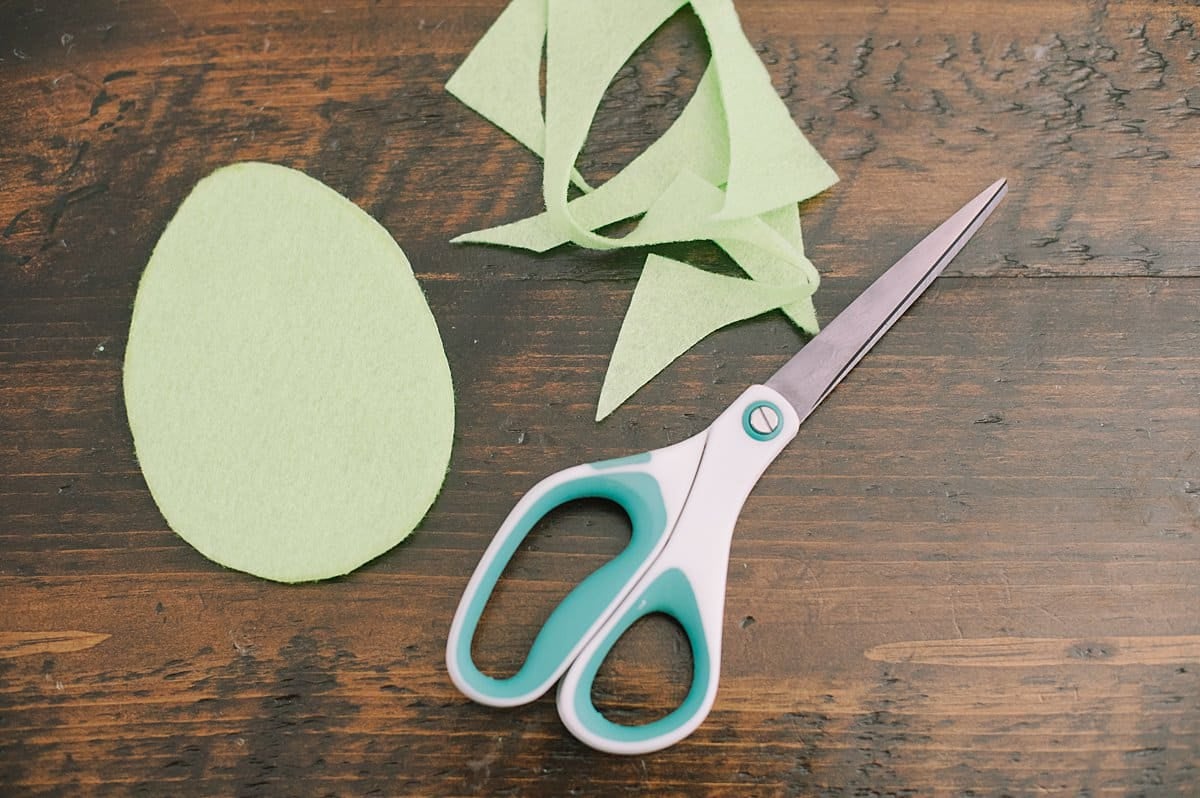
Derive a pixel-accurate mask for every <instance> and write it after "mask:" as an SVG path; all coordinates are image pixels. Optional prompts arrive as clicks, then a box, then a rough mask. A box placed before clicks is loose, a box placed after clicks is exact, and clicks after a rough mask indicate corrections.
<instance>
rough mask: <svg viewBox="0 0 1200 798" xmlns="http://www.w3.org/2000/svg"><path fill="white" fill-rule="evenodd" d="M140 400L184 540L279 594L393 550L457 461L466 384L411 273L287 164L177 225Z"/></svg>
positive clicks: (202, 204)
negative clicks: (457, 413)
mask: <svg viewBox="0 0 1200 798" xmlns="http://www.w3.org/2000/svg"><path fill="white" fill-rule="evenodd" d="M124 392H125V405H126V410H127V413H128V416H129V426H130V429H131V430H132V432H133V441H134V447H135V450H136V452H137V458H138V462H139V463H140V465H141V468H142V472H143V474H144V475H145V478H146V483H147V485H148V486H149V488H150V492H151V494H152V495H153V497H154V500H155V502H156V503H157V505H158V507H159V509H160V510H161V511H162V514H163V516H164V518H165V519H166V521H167V523H168V524H169V525H170V527H171V528H172V529H173V530H174V531H175V532H176V533H178V534H179V535H180V536H181V537H182V538H183V539H184V540H186V541H187V542H188V543H190V544H191V545H192V546H194V547H195V548H196V549H198V550H199V551H200V552H201V553H202V554H203V555H205V556H206V557H208V558H209V559H211V560H214V561H216V562H218V563H221V564H222V565H226V566H228V567H230V568H234V569H237V570H239V571H245V572H248V573H251V574H255V575H257V576H260V577H264V578H266V579H273V580H276V581H280V582H301V581H310V580H318V579H326V578H329V577H334V576H338V575H341V574H345V573H348V572H349V571H351V570H353V569H354V568H357V567H358V566H360V565H362V564H363V563H365V562H367V561H368V560H371V559H373V558H375V557H377V556H379V555H380V554H382V553H384V552H386V551H388V550H389V549H391V548H392V547H393V546H395V545H396V544H397V543H399V542H400V541H401V540H403V539H404V538H405V537H406V536H407V535H408V534H409V533H410V532H411V531H412V530H413V529H414V528H415V527H416V526H417V524H418V523H419V522H420V521H421V519H422V518H423V517H424V516H425V514H426V512H427V511H428V509H429V507H430V505H431V504H432V503H433V500H434V498H435V497H436V496H437V493H438V491H439V489H440V488H441V484H442V481H443V479H444V478H445V474H446V467H447V464H448V463H449V459H450V447H451V443H452V439H453V434H454V392H453V387H452V384H451V378H450V367H449V364H448V363H447V361H446V355H445V352H444V350H443V348H442V342H441V338H440V336H439V334H438V328H437V325H436V323H435V321H434V318H433V314H432V313H431V312H430V310H429V306H428V304H427V303H426V301H425V296H424V294H423V293H422V291H421V288H420V286H419V285H418V283H417V280H416V278H415V277H414V275H413V272H412V268H411V266H410V265H409V263H408V260H407V259H406V258H405V256H404V253H403V252H402V251H401V250H400V247H399V246H398V245H397V244H396V242H395V240H393V238H392V237H391V235H390V234H389V233H388V232H387V231H386V230H385V229H384V228H383V227H382V226H380V225H379V224H378V223H377V222H376V221H375V220H374V219H372V218H371V217H370V216H368V215H367V214H366V213H364V212H363V211H362V210H361V209H359V208H358V207H357V206H355V205H354V204H353V203H351V202H350V201H349V200H347V199H345V198H344V197H342V196H341V195H339V194H338V193H337V192H335V191H333V190H332V189H330V188H329V187H327V186H325V185H324V184H323V183H321V182H319V181H317V180H314V179H313V178H310V177H308V176H307V175H305V174H303V173H301V172H298V171H295V170H293V169H288V168H286V167H282V166H277V165H273V164H266V163H239V164H234V165H232V166H228V167H225V168H222V169H219V170H217V171H216V172H214V173H213V174H211V175H209V176H208V177H206V178H205V179H204V180H202V181H200V183H198V184H197V185H196V187H195V189H193V191H192V193H191V194H190V195H189V196H188V197H187V198H186V199H185V200H184V202H183V204H182V205H181V206H180V208H179V211H178V212H177V213H176V214H175V217H174V218H173V219H172V220H171V222H170V224H168V225H167V229H166V231H165V232H164V233H163V235H162V238H160V239H159V241H158V244H157V245H156V246H155V248H154V253H153V255H152V256H151V258H150V262H149V264H148V265H147V266H146V269H145V272H144V273H143V275H142V279H141V283H140V284H139V286H138V291H137V299H136V301H135V303H134V306H133V319H132V322H131V324H130V330H129V342H128V346H127V348H126V352H125V370H124Z"/></svg>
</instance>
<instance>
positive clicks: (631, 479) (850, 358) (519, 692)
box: [446, 179, 1008, 754]
mask: <svg viewBox="0 0 1200 798" xmlns="http://www.w3.org/2000/svg"><path fill="white" fill-rule="evenodd" d="M1007 188H1008V187H1007V183H1006V181H1005V180H1003V179H1001V180H997V181H996V182H995V183H993V184H992V185H991V186H989V187H988V188H987V189H985V190H984V191H983V192H982V193H981V194H979V195H978V196H977V197H975V199H973V200H971V201H970V202H968V203H967V204H966V205H964V206H963V207H962V209H961V210H959V211H958V212H957V213H955V214H954V215H953V216H951V217H950V218H949V219H947V220H946V221H945V222H943V223H942V225H941V226H940V227H938V228H937V229H936V230H934V231H933V232H932V233H930V234H929V235H928V236H926V237H925V239H924V240H922V241H921V243H919V244H917V246H916V247H914V248H913V249H912V251H910V252H909V253H908V254H907V255H905V256H904V257H903V258H901V259H900V260H899V261H898V262H897V263H896V264H895V265H894V266H892V267H891V268H890V269H888V270H887V271H886V272H884V273H883V274H882V275H881V276H880V277H879V278H878V279H877V280H876V281H875V282H874V283H872V284H871V285H870V286H868V287H867V289H866V290H865V291H863V293H862V294H860V295H859V296H858V297H857V298H856V299H855V300H854V301H853V302H851V303H850V305H849V306H848V307H846V309H845V310H844V311H842V313H841V314H839V315H838V316H837V318H835V319H834V320H833V321H832V322H830V323H829V325H828V326H826V327H825V329H824V330H823V331H821V332H820V333H819V334H818V335H817V336H816V337H814V338H813V339H812V340H811V341H809V342H808V344H807V345H806V346H804V347H803V348H802V349H801V350H800V351H799V352H798V353H797V354H796V355H794V356H793V357H792V358H791V360H789V361H788V362H787V364H786V365H784V366H783V368H781V369H779V371H777V372H775V375H774V376H772V377H771V378H770V379H768V380H767V381H766V383H765V384H763V385H753V386H751V387H750V388H748V389H747V390H746V391H745V392H744V393H743V394H742V395H741V396H739V397H738V398H737V399H736V400H734V402H733V404H731V405H730V406H729V408H728V409H726V410H725V411H724V412H723V413H721V415H720V416H718V417H717V419H716V420H715V421H713V423H712V425H711V426H710V427H709V428H708V429H706V430H705V431H703V432H701V433H699V434H697V435H695V436H693V437H691V438H689V439H687V440H685V441H682V442H680V443H677V444H674V445H672V446H667V447H665V448H662V449H656V450H654V451H651V452H645V453H642V454H636V455H633V456H631V457H624V458H619V459H616V460H607V461H603V462H597V463H590V464H585V465H578V466H575V467H573V468H568V469H566V470H564V471H560V472H558V473H556V474H553V475H551V476H549V477H546V478H545V479H543V480H542V481H541V482H539V483H538V484H536V485H535V486H534V487H533V488H531V489H530V490H529V492H528V493H526V494H525V496H524V497H523V498H522V499H521V500H520V501H519V502H518V503H517V505H516V506H515V507H513V509H512V511H511V512H510V513H509V515H508V518H507V519H505V521H504V523H503V524H502V525H501V527H500V530H499V532H497V533H496V537H495V538H494V539H493V540H492V542H491V545H490V546H488V549H487V551H486V552H484V555H483V557H482V559H481V560H480V562H479V565H478V566H477V567H476V569H475V572H474V574H473V575H472V576H471V580H470V582H469V583H468V584H467V588H466V590H465V591H464V593H463V597H462V601H461V602H460V604H459V605H458V610H457V612H456V613H455V615H454V621H453V623H452V624H451V626H450V635H449V640H448V641H447V645H446V661H447V666H448V670H449V672H450V678H451V679H452V680H453V681H454V684H455V685H456V686H457V687H458V688H459V689H460V690H461V691H462V692H463V693H464V694H466V695H467V696H468V697H470V698H472V699H474V700H475V701H478V702H480V703H482V704H488V705H490V706H497V707H509V706H516V705H519V704H525V703H528V702H531V701H534V700H536V699H537V698H539V697H541V696H542V695H543V694H544V693H545V692H546V691H547V690H548V689H549V688H550V685H552V684H554V683H555V682H559V686H558V697H557V706H558V714H559V717H560V718H561V719H562V722H563V724H564V725H565V726H566V727H567V729H568V730H569V731H570V732H571V733H572V734H573V735H575V737H577V738H578V739H579V740H581V741H582V742H584V743H586V744H587V745H589V746H591V747H593V748H596V749H598V750H601V751H607V752H610V753H615V754H642V753H649V752H651V751H657V750H659V749H662V748H666V747H667V746H669V745H672V744H674V743H676V742H678V741H679V740H682V739H683V738H684V737H686V736H687V735H689V734H691V733H692V732H693V731H694V730H695V729H696V728H697V727H698V726H699V725H700V724H701V723H702V722H703V721H704V718H705V717H706V716H707V715H708V712H709V710H710V709H711V708H712V705H713V702H714V700H715V699H716V695H717V681H718V673H719V670H720V665H721V632H722V623H723V615H724V604H725V578H726V571H727V566H728V561H729V547H730V542H731V540H732V537H733V529H734V525H735V524H736V523H737V517H738V514H739V513H740V512H741V508H742V505H743V504H744V503H745V501H746V497H747V496H748V495H749V494H750V491H751V490H752V489H753V488H754V485H755V483H757V482H758V479H759V477H760V476H761V475H762V473H763V472H764V471H765V470H766V468H767V466H769V465H770V464H771V462H772V461H773V460H774V459H775V457H776V456H777V455H778V454H779V453H780V452H781V451H782V450H783V448H784V447H785V446H787V444H788V443H789V442H791V440H792V439H793V438H794V437H795V436H796V432H797V431H798V430H799V427H800V424H801V423H802V422H803V421H804V420H805V419H806V418H807V417H808V416H809V414H811V413H812V412H813V411H814V410H815V409H816V408H817V406H818V405H820V404H821V402H823V401H824V400H825V398H826V397H827V396H829V394H830V393H831V392H832V391H833V389H834V388H835V387H836V386H837V385H838V383H840V382H841V381H842V378H844V377H845V376H846V374H847V373H849V371H850V370H851V369H852V368H854V366H855V365H857V364H858V361H859V360H861V359H862V357H863V355H865V354H866V353H867V351H868V350H870V348H871V347H872V346H874V345H875V343H876V342H877V341H879V339H880V338H882V337H883V335H884V333H886V332H887V331H888V329H889V328H890V327H891V326H892V324H893V323H895V321H896V319H898V318H899V317H900V316H901V315H902V314H903V313H904V312H905V311H906V310H908V308H909V307H910V306H911V305H912V304H913V303H914V302H915V301H916V300H917V297H919V296H920V295H921V293H922V292H923V291H924V290H925V289H926V288H928V287H929V285H930V284H931V283H932V282H933V281H934V280H935V279H936V278H937V276H938V275H939V274H941V272H942V270H943V269H944V268H945V267H946V264H948V263H949V262H950V261H951V260H952V259H953V258H954V256H955V255H957V254H958V251H959V250H960V249H962V247H963V246H964V245H965V244H966V242H967V240H968V239H970V237H971V236H972V235H973V234H974V233H975V231H976V230H977V229H979V227H980V225H982V224H983V222H984V220H985V219H986V218H987V217H988V215H989V214H990V213H991V212H992V210H993V209H994V208H995V207H996V205H997V204H998V203H999V202H1000V200H1001V199H1002V198H1003V197H1004V194H1005V193H1006V191H1007ZM586 497H598V498H603V499H608V500H611V501H613V502H615V503H616V504H618V505H619V506H620V507H621V508H623V509H624V510H625V512H626V513H627V514H628V515H629V518H630V521H631V522H632V527H633V531H632V534H631V537H630V541H629V544H628V545H627V546H626V548H625V549H624V550H623V551H622V552H621V553H620V554H618V555H617V556H616V557H615V558H614V559H612V560H609V561H608V562H606V563H605V564H604V565H602V566H601V567H600V568H598V569H597V570H596V571H594V572H593V573H592V574H591V575H589V576H588V577H587V578H586V579H584V580H583V581H582V582H580V583H579V584H578V585H577V586H576V587H575V588H574V589H573V590H572V591H571V592H570V593H569V594H567V596H566V597H565V598H564V599H563V600H562V602H561V603H560V604H559V605H558V606H557V607H556V608H555V609H554V611H553V612H552V613H551V614H550V617H549V618H548V619H547V620H546V623H545V625H544V626H543V627H542V629H541V631H540V632H539V633H538V635H537V637H536V638H535V640H534V641H533V644H532V646H531V647H530V650H529V654H528V656H527V657H526V660H525V662H524V664H522V666H521V668H520V669H519V670H518V671H517V672H516V673H515V674H514V675H513V676H511V677H509V678H503V679H497V678H493V677H491V676H488V675H486V674H484V673H482V672H481V671H480V670H479V669H478V668H477V667H476V666H475V663H474V661H473V660H472V658H471V641H472V639H473V638H474V636H475V630H476V627H477V626H478V623H479V618H480V616H481V615H482V614H483V609H484V607H485V606H486V604H487V601H488V599H489V597H490V596H491V594H492V591H493V590H494V589H495V586H496V581H497V580H498V579H499V577H500V574H501V572H502V571H503V570H504V568H505V567H506V566H507V565H508V561H509V560H510V559H511V558H512V556H513V553H514V552H515V551H516V549H517V547H518V546H519V545H520V544H521V541H522V540H524V539H525V536H526V535H527V534H528V533H529V531H530V530H531V529H532V528H533V527H534V525H535V524H536V523H537V522H538V521H539V520H540V519H541V518H542V517H543V516H545V515H546V513H548V512H549V511H550V510H552V509H554V508H555V507H557V506H559V505H561V504H564V503H566V502H570V501H574V500H576V499H581V498H586ZM652 613H664V614H666V615H669V616H671V617H673V618H674V619H675V620H676V621H678V622H679V624H680V626H682V627H683V630H684V631H685V632H686V634H687V636H688V641H689V643H690V646H691V651H692V669H693V670H692V684H691V687H690V688H689V691H688V694H687V696H686V697H685V698H684V699H683V702H682V704H680V706H678V707H677V708H676V709H675V710H673V711H672V712H670V713H669V714H667V715H666V716H665V717H662V718H659V719H657V720H654V721H651V722H649V723H645V724H642V725H639V726H627V725H622V724H618V723H614V722H612V721H611V720H609V719H608V718H606V717H604V715H602V714H601V713H600V712H599V711H598V710H597V709H596V707H595V705H594V704H593V702H592V682H593V681H594V679H595V678H596V672H597V671H598V670H599V668H600V665H601V663H602V662H603V661H604V659H605V657H607V656H608V653H609V651H610V650H611V649H612V647H613V645H614V644H615V643H616V642H617V640H618V639H619V638H620V637H621V635H623V634H624V633H625V631H626V630H628V629H629V627H630V626H632V625H633V624H634V623H635V622H636V621H637V620H638V619H640V618H642V617H644V616H646V615H650V614H652ZM560 679H561V681H559V680H560Z"/></svg>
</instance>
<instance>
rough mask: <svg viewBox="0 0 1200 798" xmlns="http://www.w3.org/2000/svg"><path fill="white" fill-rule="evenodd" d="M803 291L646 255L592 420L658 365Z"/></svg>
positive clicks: (794, 298) (797, 286)
mask: <svg viewBox="0 0 1200 798" xmlns="http://www.w3.org/2000/svg"><path fill="white" fill-rule="evenodd" d="M807 295H808V287H807V286H805V285H802V284H795V283H793V284H790V285H788V284H773V283H765V282H760V281H757V280H746V279H743V278H740V277H726V276H724V275H720V274H713V273H712V272H706V271H703V270H701V269H697V268H694V267H692V266H689V265H687V264H686V263H680V262H679V261H677V260H671V259H670V258H664V257H662V256H660V255H654V254H651V255H650V256H649V257H647V258H646V265H645V267H644V268H643V269H642V279H641V280H639V281H638V284H637V288H636V289H634V292H633V299H632V300H630V303H629V310H628V311H627V312H626V314H625V319H626V324H625V325H624V326H622V327H621V332H620V333H619V334H618V335H617V345H616V348H615V349H613V354H612V359H611V361H610V362H609V367H608V374H607V375H606V376H605V378H604V387H603V388H602V389H601V391H600V402H599V407H598V408H597V410H596V420H597V421H599V420H600V419H602V418H604V417H605V416H607V415H608V414H609V413H611V412H612V411H613V410H614V409H616V408H617V406H619V405H620V404H621V403H622V402H624V401H625V400H626V399H628V398H629V397H630V396H632V395H633V394H634V392H635V391H637V389H638V388H641V387H642V386H643V385H645V384H646V383H647V382H649V381H650V379H651V378H653V377H654V375H655V374H657V373H658V372H659V371H661V370H662V365H661V364H662V363H670V362H671V361H673V360H674V359H675V358H677V357H679V356H680V355H682V354H683V353H684V352H686V351H687V350H688V349H690V348H691V347H692V345H693V344H694V343H695V342H696V341H699V340H700V339H702V338H704V337H705V336H707V335H708V334H709V333H712V332H713V331H715V330H718V329H720V328H721V327H724V326H726V325H728V324H732V323H733V322H735V321H740V320H742V319H748V318H751V317H752V316H757V315H759V314H760V313H766V312H767V311H768V310H773V309H774V308H777V307H779V306H780V305H786V304H789V303H791V302H795V301H797V300H799V299H801V298H803V297H805V296H807ZM631 330H632V331H633V332H632V333H631V332H630V331H631Z"/></svg>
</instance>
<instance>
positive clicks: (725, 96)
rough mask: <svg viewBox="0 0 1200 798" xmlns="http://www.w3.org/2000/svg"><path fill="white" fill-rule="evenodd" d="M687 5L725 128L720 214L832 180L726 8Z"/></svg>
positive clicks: (789, 199)
mask: <svg viewBox="0 0 1200 798" xmlns="http://www.w3.org/2000/svg"><path fill="white" fill-rule="evenodd" d="M692 8H693V9H695V11H696V15H697V16H698V17H700V22H701V23H702V24H703V25H704V32H705V34H707V36H708V43H709V47H710V49H711V50H712V59H713V62H714V63H715V64H716V68H717V82H718V83H719V84H720V87H721V100H722V103H723V104H724V108H725V119H726V121H727V123H728V125H729V146H730V153H729V183H728V187H727V197H726V200H725V207H724V208H723V209H722V210H721V217H722V218H726V219H740V218H743V217H746V216H755V215H758V214H760V213H764V212H766V211H769V210H772V209H774V208H778V207H780V206H782V205H785V204H787V203H793V202H800V201H802V200H805V199H807V198H809V197H811V196H813V195H814V194H818V193H820V192H822V191H824V190H825V189H827V188H829V187H830V186H832V185H833V184H834V183H835V182H837V175H836V174H834V172H833V170H832V169H830V168H829V165H828V164H826V163H825V161H824V160H822V159H821V156H820V155H818V154H817V151H816V150H815V149H813V147H812V145H811V144H809V143H808V140H807V139H805V138H804V134H803V133H801V132H800V129H799V128H797V127H796V124H795V123H794V122H793V121H792V117H791V114H789V113H788V109H787V106H786V105H784V104H783V101H782V100H780V99H779V95H778V94H776V93H775V87H774V86H772V85H771V76H770V74H769V73H768V72H767V69H766V67H765V66H763V63H762V61H761V60H759V57H758V54H757V53H756V52H754V47H753V46H752V45H751V44H750V42H749V40H747V39H746V35H745V33H743V32H742V26H741V22H740V21H739V20H738V17H737V12H736V11H735V10H734V7H733V3H732V2H730V0H692Z"/></svg>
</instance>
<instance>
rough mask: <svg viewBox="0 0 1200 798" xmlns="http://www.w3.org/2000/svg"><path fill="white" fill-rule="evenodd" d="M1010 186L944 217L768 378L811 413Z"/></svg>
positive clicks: (993, 188) (803, 413) (1001, 184)
mask: <svg viewBox="0 0 1200 798" xmlns="http://www.w3.org/2000/svg"><path fill="white" fill-rule="evenodd" d="M1007 192H1008V182H1007V181H1006V180H1005V179H1003V178H1001V179H1000V180H997V181H996V182H995V183H993V184H992V185H990V186H988V187H987V188H986V189H984V191H983V192H982V193H980V194H979V196H977V197H975V199H973V200H971V201H970V202H968V203H967V204H966V205H964V206H963V207H962V209H960V210H959V211H958V212H957V213H955V214H954V215H953V216H951V217H950V218H949V219H947V220H946V221H944V222H942V224H941V226H939V227H938V228H937V229H936V230H934V231H933V232H932V233H930V234H929V235H927V236H926V237H925V238H924V239H923V240H922V241H921V243H919V244H917V245H916V246H915V247H913V248H912V250H910V251H909V253H908V254H907V255H905V256H904V257H903V258H901V259H900V260H899V261H897V262H896V264H895V265H894V266H892V267H891V268H890V269H888V270H887V271H886V272H884V273H883V274H882V275H880V276H879V278H878V279H877V280H875V282H873V283H871V285H869V286H868V287H867V289H866V290H865V291H863V292H862V293H861V294H859V295H858V297H857V298H856V299H855V300H854V301H853V302H851V303H850V304H849V306H847V307H846V309H845V310H843V311H842V312H841V313H839V314H838V316H837V318H835V319H834V320H833V321H831V322H830V323H829V324H828V325H827V326H826V327H825V329H823V330H822V331H821V332H820V333H818V334H817V336H816V337H815V338H813V339H812V340H811V341H809V342H808V344H807V345H806V346H805V347H804V348H803V349H801V350H800V351H799V352H798V353H796V355H794V356H793V357H792V359H791V360H789V361H788V362H787V363H786V364H785V365H784V366H783V368H781V369H779V371H777V372H775V374H774V375H773V376H772V377H771V378H770V379H769V380H767V383H766V384H767V386H768V387H769V388H773V389H775V390H776V391H779V393H781V394H782V395H783V396H784V397H786V398H787V400H788V401H789V402H791V403H792V406H793V407H795V408H796V412H797V413H798V414H799V415H800V421H801V422H803V421H804V419H806V418H808V416H809V414H810V413H812V411H814V410H816V409H817V406H818V405H820V404H821V402H823V401H825V397H827V396H829V394H830V393H831V392H832V391H833V389H834V388H836V387H837V385H838V383H839V382H841V381H842V378H844V377H845V376H846V375H847V374H848V373H850V370H851V369H853V368H854V367H855V366H856V365H857V364H858V361H859V360H861V359H862V357H863V355H865V354H866V353H867V352H868V351H870V349H871V347H872V346H874V345H875V343H876V342H877V341H878V340H879V339H880V338H882V337H883V334H884V333H886V332H887V331H888V329H889V328H890V327H891V326H892V325H893V324H894V323H895V322H896V319H898V318H900V316H902V315H903V314H904V311H906V310H908V308H909V307H910V306H911V305H912V304H913V303H914V302H916V301H917V297H919V296H920V295H921V294H922V293H923V292H924V291H925V289H926V288H928V287H929V285H930V283H932V282H933V281H934V280H935V279H936V278H937V276H938V275H939V274H941V273H942V270H943V269H945V268H946V264H948V263H950V261H951V260H953V259H954V256H955V255H957V254H958V251H959V250H960V249H962V248H963V246H964V245H965V244H966V243H967V241H968V240H969V239H970V238H971V236H972V235H974V234H975V231H976V230H978V229H979V226H980V225H982V224H983V222H984V220H985V219H987V217H988V215H989V214H991V212H992V210H993V209H995V207H996V205H997V204H998V203H999V202H1000V200H1001V199H1003V198H1004V195H1005V194H1006V193H1007Z"/></svg>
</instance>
